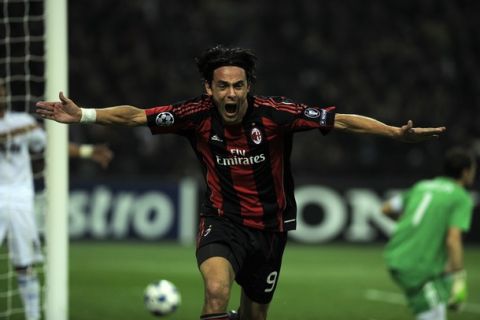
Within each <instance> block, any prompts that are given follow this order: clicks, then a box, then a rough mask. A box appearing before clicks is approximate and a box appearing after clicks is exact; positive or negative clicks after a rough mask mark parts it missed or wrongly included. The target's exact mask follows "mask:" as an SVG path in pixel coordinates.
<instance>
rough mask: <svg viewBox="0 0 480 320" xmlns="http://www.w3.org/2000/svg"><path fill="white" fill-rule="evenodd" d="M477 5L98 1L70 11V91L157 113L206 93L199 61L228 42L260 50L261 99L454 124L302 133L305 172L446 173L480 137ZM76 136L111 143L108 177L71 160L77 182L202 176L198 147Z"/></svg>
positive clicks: (72, 5)
mask: <svg viewBox="0 0 480 320" xmlns="http://www.w3.org/2000/svg"><path fill="white" fill-rule="evenodd" d="M479 14H480V2H478V1H468V0H459V1H433V0H420V1H419V0H404V1H375V0H366V1H356V0H346V1H326V0H297V1H287V2H278V1H273V0H268V1H253V0H249V1H233V0H202V1H200V0H196V1H195V0H186V1H176V0H162V1H158V0H138V1H130V0H102V1H97V0H95V1H94V0H88V1H70V2H69V63H70V88H69V94H70V96H71V97H72V98H73V99H75V100H76V101H77V102H78V103H79V104H81V105H83V106H85V107H89V106H95V107H102V106H109V105H116V104H132V105H135V106H138V107H142V108H147V107H152V106H156V105H164V104H169V103H172V102H175V101H178V100H183V99H186V98H189V97H192V96H195V95H198V94H200V93H202V90H203V87H202V82H201V79H200V76H199V74H198V72H197V70H196V66H195V63H194V58H195V57H196V56H197V55H199V54H200V53H201V52H202V51H203V50H205V49H206V48H208V47H210V46H213V45H216V44H219V43H221V44H224V45H227V46H243V47H249V48H251V49H253V50H254V51H255V52H256V54H257V56H258V58H259V61H258V72H257V78H258V79H257V83H256V84H255V86H254V92H255V93H256V94H260V95H282V96H287V97H289V98H291V99H293V100H295V101H299V102H304V103H306V104H310V105H319V106H330V105H335V106H337V110H338V112H340V113H358V114H362V115H367V116H372V117H375V118H377V119H379V120H382V121H384V122H386V123H389V124H393V125H402V124H405V123H406V122H407V120H409V119H412V120H413V121H414V124H415V125H417V126H440V125H446V126H447V127H448V131H447V133H446V134H445V136H443V137H441V138H440V139H439V140H436V141H429V142H426V143H422V144H418V145H409V144H402V143H395V142H392V141H391V140H388V139H383V138H371V137H366V136H353V135H346V134H342V133H339V132H332V133H330V134H329V135H328V136H327V137H322V136H321V135H320V134H319V133H318V132H308V133H302V134H298V135H297V137H296V140H295V146H294V152H293V155H292V163H293V167H294V171H295V174H296V176H297V177H299V178H300V179H302V178H303V177H313V178H317V177H322V176H330V175H331V176H342V177H350V176H356V177H363V176H364V177H372V175H376V176H386V177H388V176H395V175H411V176H415V178H418V177H423V176H430V175H433V174H435V173H437V170H438V169H439V165H440V164H439V163H438V161H436V160H437V159H440V158H441V154H442V152H443V151H444V150H445V149H446V148H447V147H449V146H451V145H452V144H462V145H470V146H473V145H474V144H475V143H477V144H478V141H477V139H479V138H480V125H479V123H480V104H479V103H480V19H478V16H479ZM70 130H71V132H70V133H71V140H73V141H76V142H107V143H108V144H109V146H110V147H111V148H112V149H113V150H114V152H115V155H116V156H115V160H114V161H113V162H112V165H111V167H110V168H109V169H108V170H106V171H102V170H101V169H100V168H97V167H95V166H94V165H92V164H90V163H75V162H74V163H72V174H73V177H74V178H75V176H77V177H88V176H93V175H95V176H101V177H126V176H146V177H153V178H155V179H156V178H158V177H163V178H165V179H177V178H179V177H183V176H186V175H196V176H199V168H197V162H196V160H195V159H194V154H193V152H192V151H191V150H190V147H189V145H188V143H187V142H186V141H185V140H184V139H182V138H180V137H176V136H173V135H167V136H151V135H150V132H149V130H148V129H146V128H136V129H130V128H129V129H123V128H105V127H100V126H74V127H72V128H71V129H70Z"/></svg>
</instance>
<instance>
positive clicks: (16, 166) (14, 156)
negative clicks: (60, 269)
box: [0, 82, 113, 320]
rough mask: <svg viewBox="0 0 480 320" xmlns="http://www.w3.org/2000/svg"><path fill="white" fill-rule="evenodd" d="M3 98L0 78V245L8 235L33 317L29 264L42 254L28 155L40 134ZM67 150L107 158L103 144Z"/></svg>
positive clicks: (36, 313) (35, 296) (36, 291)
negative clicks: (8, 107)
mask: <svg viewBox="0 0 480 320" xmlns="http://www.w3.org/2000/svg"><path fill="white" fill-rule="evenodd" d="M6 96H7V94H6V90H5V87H4V86H3V85H2V83H1V82H0V246H1V245H2V243H3V241H4V240H5V239H6V238H8V245H9V253H10V257H11V261H12V264H13V266H14V268H15V271H16V274H17V281H18V289H19V292H20V296H21V300H22V302H23V305H24V308H25V316H26V319H28V320H36V319H40V285H39V280H38V277H37V274H36V271H35V268H34V266H35V265H36V264H38V263H40V262H42V261H43V256H42V253H41V244H40V238H39V233H38V230H37V226H36V222H35V215H34V188H33V175H32V167H31V156H30V153H31V152H34V153H40V152H42V151H43V149H44V148H45V145H46V134H45V131H44V130H43V129H42V128H41V127H40V126H39V125H38V123H37V122H36V121H35V119H34V118H33V117H32V116H31V115H29V114H27V113H23V112H22V113H21V112H10V111H8V110H7V106H6V103H5V98H6ZM69 154H70V156H72V157H81V158H88V159H92V160H94V161H96V162H98V163H99V164H100V165H102V166H104V167H105V166H107V165H108V164H109V162H110V160H111V159H112V157H113V153H112V151H111V150H110V149H109V148H108V147H106V146H104V145H78V144H74V143H71V144H70V145H69Z"/></svg>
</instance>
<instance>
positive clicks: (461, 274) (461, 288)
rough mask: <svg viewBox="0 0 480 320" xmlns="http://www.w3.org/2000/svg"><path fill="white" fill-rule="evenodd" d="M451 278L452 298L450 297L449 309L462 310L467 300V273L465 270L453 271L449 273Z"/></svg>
mask: <svg viewBox="0 0 480 320" xmlns="http://www.w3.org/2000/svg"><path fill="white" fill-rule="evenodd" d="M449 277H450V278H451V281H452V283H451V290H450V298H449V299H448V309H450V310H454V311H461V310H462V309H463V307H464V305H465V301H466V300H467V273H466V271H465V270H461V271H457V272H453V273H451V274H450V275H449Z"/></svg>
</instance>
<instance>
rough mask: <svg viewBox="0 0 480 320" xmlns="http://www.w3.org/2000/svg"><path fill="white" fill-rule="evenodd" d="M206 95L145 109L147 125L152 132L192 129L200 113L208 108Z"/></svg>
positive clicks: (208, 103)
mask: <svg viewBox="0 0 480 320" xmlns="http://www.w3.org/2000/svg"><path fill="white" fill-rule="evenodd" d="M210 106H211V103H210V101H209V99H208V97H204V96H201V97H198V98H194V99H190V100H187V101H182V102H179V103H176V104H170V105H165V106H156V107H153V108H149V109H146V110H145V114H146V116H147V125H148V127H149V128H150V131H151V132H152V134H162V133H178V134H185V133H186V132H188V131H191V130H194V129H195V128H196V126H197V124H198V121H199V119H201V118H202V115H205V113H206V112H208V110H209V109H210Z"/></svg>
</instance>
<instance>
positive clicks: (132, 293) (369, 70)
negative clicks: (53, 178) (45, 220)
mask: <svg viewBox="0 0 480 320" xmlns="http://www.w3.org/2000/svg"><path fill="white" fill-rule="evenodd" d="M479 14H480V3H477V2H476V1H469V0H459V1H432V0H419V1H412V0H406V1H388V2H387V1H383V2H382V1H374V0H367V1H354V0H345V1H325V0H321V1H314V0H297V1H290V2H284V3H278V2H277V1H272V0H267V1H252V0H249V1H241V2H240V1H230V0H227V1H222V0H204V1H192V0H187V1H174V0H163V1H156V0H139V1H128V0H101V1H94V0H87V1H69V15H68V21H69V81H70V85H69V95H70V97H72V98H73V99H74V100H75V101H77V102H78V103H79V104H81V105H83V106H87V107H89V106H95V107H102V106H109V105H115V104H133V105H136V106H139V107H145V108H146V107H151V106H154V105H156V104H166V103H170V102H175V101H178V100H182V99H185V98H187V97H191V96H195V95H197V94H199V93H200V92H201V90H202V89H203V87H202V83H201V81H200V77H199V75H198V73H197V70H196V66H195V63H194V57H195V56H197V55H199V54H200V53H201V52H202V51H203V50H204V49H206V48H208V47H210V46H213V45H216V44H219V43H221V44H224V45H228V46H244V47H249V48H252V49H253V50H254V51H255V52H256V53H257V55H258V57H259V63H258V72H257V76H258V82H257V84H256V85H255V87H254V91H255V93H258V94H261V95H285V96H287V97H289V98H291V99H293V100H296V101H299V102H304V103H307V104H311V105H320V106H327V105H335V106H337V108H338V112H342V113H358V114H363V115H368V116H372V117H375V118H378V119H379V120H382V121H384V122H386V123H389V124H394V125H402V124H404V123H405V122H406V121H407V120H408V119H412V120H414V124H416V125H418V126H437V125H446V126H447V128H448V131H447V134H445V135H444V136H442V137H441V138H440V139H438V140H435V141H429V142H426V143H421V144H415V145H411V144H402V143H397V142H393V141H391V140H388V139H383V138H373V137H367V136H356V135H347V134H342V133H338V132H332V133H331V134H329V135H328V136H327V137H322V136H321V135H319V134H318V132H308V133H302V134H298V135H297V136H296V139H295V144H294V152H293V155H292V165H293V171H294V175H295V180H296V184H297V186H298V189H299V190H313V192H315V191H318V192H319V193H318V197H317V198H322V199H323V198H325V199H328V200H329V201H325V202H322V203H318V202H316V201H315V200H314V199H313V197H312V195H311V193H310V196H307V200H305V201H303V202H302V203H303V204H305V206H304V207H303V208H302V209H303V211H302V216H303V217H304V220H305V221H306V222H307V223H308V224H309V225H310V226H311V227H312V228H313V229H308V228H307V230H306V232H305V234H306V235H307V236H304V237H301V238H300V239H298V238H296V239H292V240H296V241H292V243H291V245H290V246H289V248H287V250H286V254H285V260H284V261H285V263H284V267H283V271H282V278H281V281H280V283H279V288H278V293H277V294H276V297H275V300H274V302H273V303H272V307H271V316H272V319H277V320H281V319H285V320H287V319H288V320H292V319H312V320H313V319H319V318H320V317H324V318H325V319H339V320H342V319H392V320H393V319H398V320H400V319H408V317H409V313H408V311H407V309H406V308H405V306H404V305H402V303H404V302H403V300H402V298H401V296H400V297H399V295H398V294H399V291H398V288H396V287H395V286H394V285H393V283H392V282H391V280H390V279H389V278H388V274H387V272H386V270H385V269H384V266H383V261H382V247H383V244H384V243H385V240H386V238H387V237H388V234H389V232H390V231H391V227H392V225H391V224H389V223H388V222H386V220H385V219H382V218H381V217H379V213H378V205H379V203H380V201H381V200H382V199H384V198H386V197H387V196H388V195H389V194H391V192H394V191H395V190H398V189H402V188H405V187H407V186H408V185H410V184H411V183H412V182H414V181H416V180H418V179H420V178H427V177H431V176H433V175H435V174H437V173H438V171H439V170H440V169H441V168H440V161H439V159H441V157H442V154H443V152H444V151H445V149H446V148H448V147H449V146H452V145H456V144H461V145H466V146H470V147H472V148H474V149H475V150H476V151H477V153H478V154H480V140H479V137H480V127H479V125H478V123H479V120H480V107H479V98H480V96H479V92H480V90H479V89H480V88H479V86H480V79H479V78H480V22H479V20H478V16H479ZM40 69H41V68H40ZM33 89H35V88H33ZM61 89H64V88H59V90H61ZM22 108H25V107H22ZM70 140H72V141H75V142H81V143H93V142H107V143H108V144H109V146H110V147H111V148H112V149H113V151H114V152H115V159H114V161H113V162H112V164H111V166H110V167H109V168H108V169H106V170H103V169H101V168H100V167H98V166H96V165H95V164H94V163H89V162H84V161H75V160H71V163H70V165H71V167H70V173H71V178H70V180H71V196H72V197H71V199H70V214H71V217H72V218H71V220H70V234H71V239H72V241H71V246H70V262H69V263H70V292H69V295H70V315H71V319H77V320H83V319H85V320H86V319H88V320H95V319H113V318H115V319H120V320H121V319H148V318H149V316H148V315H147V314H146V313H145V310H144V309H143V307H142V302H141V295H142V290H143V287H144V286H145V284H146V283H147V282H149V281H152V280H153V279H156V278H158V277H165V278H168V279H171V280H172V281H174V282H175V283H176V284H177V285H179V287H180V290H181V292H182V295H183V300H184V302H183V305H182V307H181V309H180V310H179V313H177V315H174V316H173V317H171V319H173V318H175V319H194V318H196V317H197V316H198V310H199V308H200V305H201V298H200V297H201V295H202V293H201V281H200V277H199V275H198V272H197V270H196V266H195V261H194V255H193V250H194V249H193V247H192V246H191V245H187V246H179V245H178V244H177V241H176V239H178V238H179V237H180V234H181V231H180V225H181V222H180V221H179V219H180V218H179V214H180V213H179V212H180V211H181V210H182V209H181V207H182V204H181V203H182V202H181V200H180V199H181V198H182V190H183V189H182V187H181V186H182V183H184V182H185V181H187V182H193V183H194V184H196V185H197V186H198V187H196V188H195V189H194V191H195V193H198V196H197V198H200V196H201V192H202V187H201V186H202V178H201V176H200V170H199V168H198V165H197V162H196V159H195V158H194V154H193V152H192V151H191V150H190V149H189V148H190V147H189V145H188V143H187V142H186V141H184V140H183V139H182V138H179V137H176V136H174V135H168V136H167V135H166V136H151V135H150V133H149V131H148V129H145V128H136V129H131V128H129V129H124V128H106V127H100V126H71V127H70ZM186 178H190V179H192V180H185V179H186ZM37 182H38V185H39V186H41V182H40V181H37ZM308 188H317V189H308ZM190 191H191V190H190ZM472 191H473V192H474V193H473V194H474V196H475V198H476V203H477V207H476V212H475V215H474V221H473V226H472V229H471V231H470V232H469V234H468V235H467V251H466V268H467V270H469V283H470V285H471V287H470V290H471V291H470V292H471V296H470V300H469V302H470V303H471V305H470V309H469V310H470V312H466V313H464V314H461V315H454V314H451V315H450V316H451V318H452V319H478V315H479V314H480V307H479V305H480V296H479V292H480V273H479V271H478V270H480V251H479V247H478V244H479V243H480V235H479V232H478V230H479V227H480V219H479V217H478V213H479V207H478V198H479V196H478V179H477V182H476V184H475V187H474V189H473V190H472ZM307 193H308V192H307ZM39 202H42V199H39ZM152 202H155V203H159V202H161V203H162V204H161V205H159V206H158V207H155V206H154V205H152ZM146 203H147V204H146ZM331 203H335V204H336V207H333V208H332V207H329V206H328V204H331ZM149 205H150V206H153V209H152V207H149ZM196 205H197V203H196V202H195V206H196ZM150 209H152V210H151V211H149V210H150ZM190 209H191V208H190ZM155 210H156V211H155ZM138 212H140V213H141V214H138ZM165 212H168V214H167V213H165ZM192 212H193V211H192ZM338 212H340V213H342V215H343V216H342V219H343V220H341V221H339V220H338V219H335V218H333V217H335V216H337V215H336V213H338ZM139 216H140V217H141V218H137V219H136V218H135V217H139ZM165 219H166V220H165ZM169 219H173V220H169ZM332 219H333V220H332ZM165 221H167V222H168V224H166V223H165ZM332 221H333V222H332ZM164 225H168V227H167V228H165V227H162V226H164ZM332 225H333V226H334V227H335V228H336V229H335V228H333V227H332ZM155 227H158V228H159V229H155ZM315 227H318V228H319V229H318V230H316V229H315ZM323 227H325V228H323ZM332 228H333V229H332ZM316 231H318V232H317V233H315V232H316ZM318 233H322V234H323V235H325V237H323V238H321V237H320V238H315V234H317V235H318ZM296 242H299V243H300V244H299V243H296ZM306 243H308V245H307V244H306ZM1 267H2V266H0V268H1ZM235 290H236V291H235V292H234V296H233V297H232V303H231V304H232V305H231V306H232V308H234V307H236V303H237V301H238V290H237V289H235ZM16 303H17V305H18V301H16ZM0 310H2V305H1V304H0ZM11 319H14V320H17V319H22V317H21V316H20V315H19V316H18V317H15V316H14V317H12V318H11Z"/></svg>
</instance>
